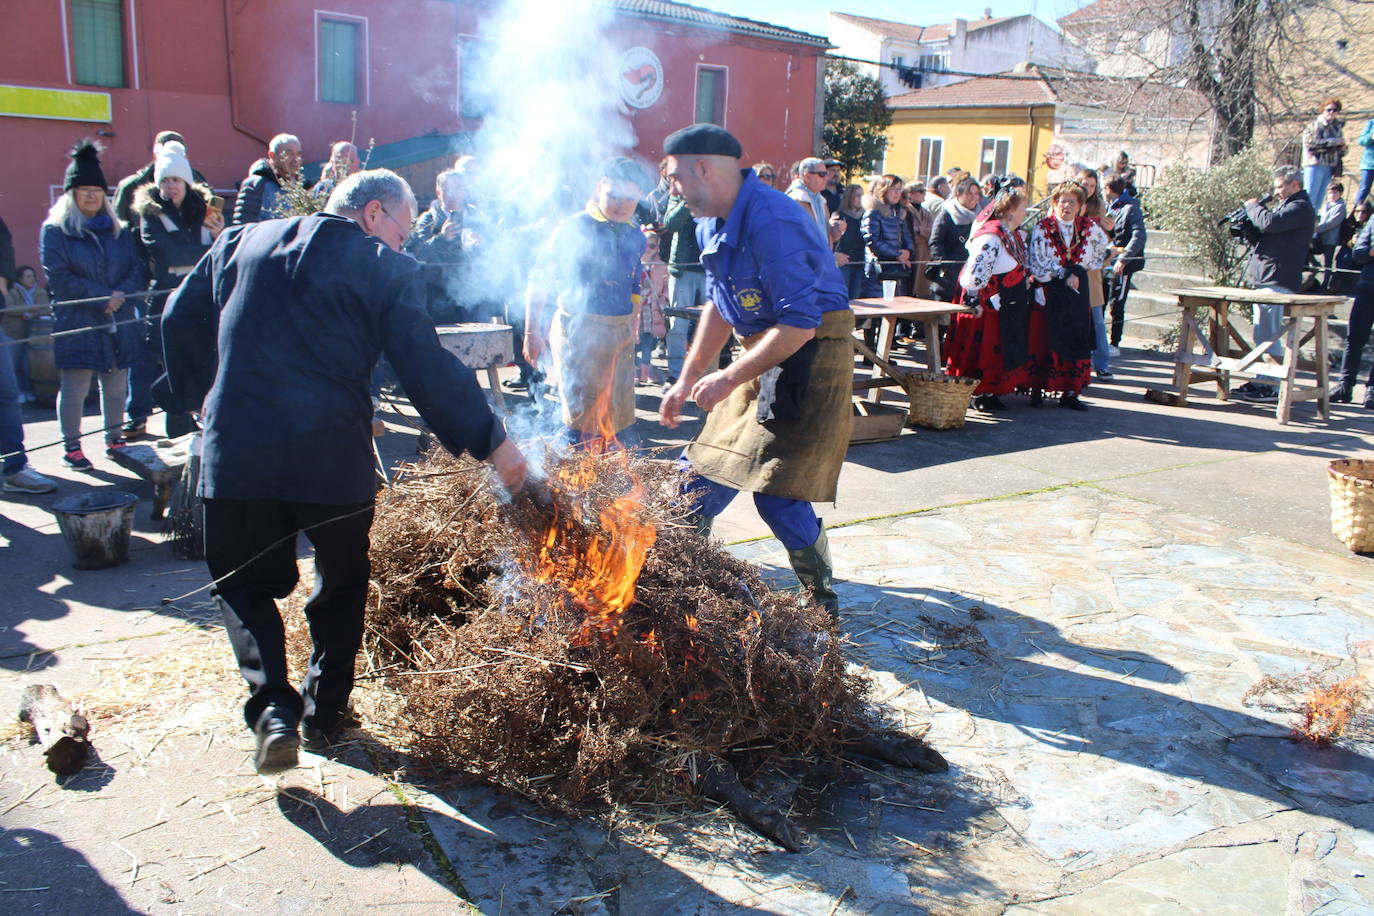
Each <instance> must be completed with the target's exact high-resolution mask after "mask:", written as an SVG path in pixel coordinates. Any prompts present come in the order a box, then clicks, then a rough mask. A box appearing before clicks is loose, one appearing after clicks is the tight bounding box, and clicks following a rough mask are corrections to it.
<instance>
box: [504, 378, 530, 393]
mask: <svg viewBox="0 0 1374 916" xmlns="http://www.w3.org/2000/svg"><path fill="white" fill-rule="evenodd" d="M501 387H502V388H504V389H506V390H507V391H528V390H529V387H530V385H529V382H526V381H525V380H524V379H522V378H508V379H506V380H505V381H504V382H502V383H501Z"/></svg>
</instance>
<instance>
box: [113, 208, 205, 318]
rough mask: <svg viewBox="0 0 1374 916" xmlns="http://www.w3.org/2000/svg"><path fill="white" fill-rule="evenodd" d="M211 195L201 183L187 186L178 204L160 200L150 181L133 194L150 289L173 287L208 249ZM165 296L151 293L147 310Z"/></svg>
mask: <svg viewBox="0 0 1374 916" xmlns="http://www.w3.org/2000/svg"><path fill="white" fill-rule="evenodd" d="M210 196H211V191H210V189H209V188H207V187H205V186H204V185H192V186H191V187H190V188H188V189H187V190H186V198H185V199H184V200H183V201H182V202H181V206H180V207H173V206H172V205H171V204H169V203H168V202H167V201H165V200H163V198H162V194H161V192H160V191H159V190H158V189H157V188H156V187H154V186H153V185H146V186H144V187H143V188H141V189H140V190H139V193H138V194H137V196H135V198H134V204H133V212H134V215H135V216H137V217H138V233H139V235H140V236H141V237H142V239H143V250H144V252H145V254H146V255H147V257H148V267H149V272H150V273H151V274H152V277H153V289H174V288H175V287H176V286H177V284H179V283H180V282H181V279H182V277H184V276H186V275H187V274H188V273H190V272H191V268H193V267H195V266H196V262H197V261H199V260H200V259H201V256H202V255H204V254H205V252H207V251H209V250H210V243H211V242H212V241H213V239H211V238H210V233H209V232H207V231H205V229H204V223H205V216H206V213H207V212H208V204H209V202H210ZM165 298H166V297H163V296H153V297H151V298H150V299H149V303H150V305H149V310H148V311H149V313H150V314H157V313H159V312H161V311H162V308H161V303H162V301H163V300H164V299H165Z"/></svg>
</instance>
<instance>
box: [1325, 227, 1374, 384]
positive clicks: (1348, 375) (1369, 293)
mask: <svg viewBox="0 0 1374 916" xmlns="http://www.w3.org/2000/svg"><path fill="white" fill-rule="evenodd" d="M1353 246H1354V248H1353V251H1352V252H1351V255H1352V260H1353V261H1354V263H1355V264H1356V266H1358V267H1359V268H1360V275H1359V278H1358V280H1357V281H1356V285H1355V302H1354V304H1353V305H1351V307H1350V322H1349V324H1348V325H1347V330H1346V335H1345V352H1344V353H1343V354H1342V356H1341V374H1340V378H1339V381H1337V383H1336V388H1335V390H1333V391H1332V392H1331V400H1333V401H1335V402H1337V403H1340V404H1348V403H1350V401H1351V399H1352V397H1353V396H1354V391H1355V382H1356V377H1357V376H1358V375H1359V373H1360V358H1361V357H1362V356H1363V355H1364V347H1365V344H1366V343H1368V342H1369V332H1370V329H1371V327H1374V219H1371V220H1369V221H1368V222H1366V223H1365V224H1364V227H1363V228H1362V229H1360V234H1359V235H1358V236H1356V238H1355V241H1354V243H1353ZM1364 407H1365V410H1374V369H1371V370H1370V372H1369V378H1368V379H1367V380H1366V381H1365V383H1364Z"/></svg>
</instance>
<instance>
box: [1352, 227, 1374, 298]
mask: <svg viewBox="0 0 1374 916" xmlns="http://www.w3.org/2000/svg"><path fill="white" fill-rule="evenodd" d="M1354 244H1355V247H1354V248H1353V249H1351V252H1350V255H1351V260H1352V261H1354V262H1355V266H1357V267H1359V268H1360V277H1359V280H1358V281H1357V282H1358V283H1359V285H1360V286H1364V287H1370V288H1374V252H1371V250H1370V249H1371V248H1374V219H1371V220H1370V221H1369V222H1367V223H1365V224H1364V228H1363V229H1361V230H1360V234H1359V235H1357V236H1355V243H1354Z"/></svg>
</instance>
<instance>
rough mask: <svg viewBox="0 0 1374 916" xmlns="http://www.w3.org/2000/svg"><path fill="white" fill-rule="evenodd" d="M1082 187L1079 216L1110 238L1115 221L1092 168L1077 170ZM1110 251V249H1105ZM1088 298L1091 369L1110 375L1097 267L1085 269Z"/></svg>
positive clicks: (1100, 275) (1101, 375)
mask: <svg viewBox="0 0 1374 916" xmlns="http://www.w3.org/2000/svg"><path fill="white" fill-rule="evenodd" d="M1076 180H1077V181H1078V183H1079V184H1080V185H1082V186H1083V193H1084V194H1086V195H1087V200H1086V201H1084V203H1083V215H1084V216H1086V217H1087V218H1088V219H1090V220H1092V221H1093V222H1095V223H1097V225H1099V226H1101V227H1102V231H1104V232H1106V233H1107V238H1108V239H1109V240H1110V239H1111V237H1112V228H1113V226H1115V224H1116V221H1115V220H1114V219H1113V218H1112V216H1111V215H1110V214H1109V213H1108V212H1107V199H1106V198H1105V197H1103V196H1102V182H1101V180H1100V179H1099V177H1098V174H1097V171H1096V170H1095V169H1080V170H1079V171H1078V177H1077V179H1076ZM1107 253H1108V254H1111V251H1110V249H1109V250H1108V252H1107ZM1088 300H1089V301H1090V302H1091V303H1092V307H1093V354H1092V361H1093V372H1095V373H1096V374H1097V377H1098V378H1102V379H1109V378H1112V369H1111V344H1110V343H1109V342H1108V340H1107V320H1106V318H1105V316H1104V315H1103V309H1104V308H1105V307H1106V305H1107V280H1106V277H1105V275H1104V273H1103V270H1102V268H1101V267H1097V268H1095V269H1093V270H1089V271H1088Z"/></svg>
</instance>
